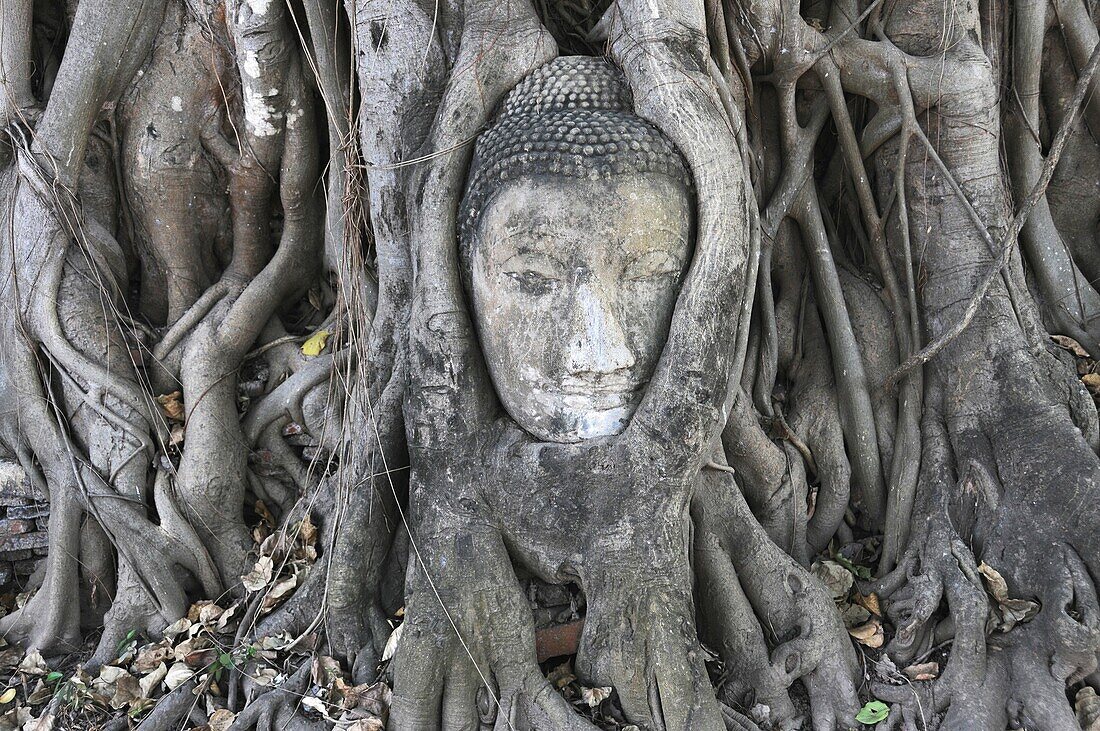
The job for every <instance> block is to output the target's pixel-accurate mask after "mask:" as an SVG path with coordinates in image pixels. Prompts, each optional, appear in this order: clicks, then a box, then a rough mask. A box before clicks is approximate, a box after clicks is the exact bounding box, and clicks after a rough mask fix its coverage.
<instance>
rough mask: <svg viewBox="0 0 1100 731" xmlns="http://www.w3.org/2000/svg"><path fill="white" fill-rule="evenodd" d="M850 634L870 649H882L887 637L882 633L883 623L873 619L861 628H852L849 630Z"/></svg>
mask: <svg viewBox="0 0 1100 731" xmlns="http://www.w3.org/2000/svg"><path fill="white" fill-rule="evenodd" d="M848 634H850V635H851V636H852V637H854V638H856V641H858V642H859V643H861V644H864V645H867V646H868V647H882V644H883V642H885V641H886V635H885V634H883V631H882V622H880V621H879V620H877V619H872V620H871V621H870V622H867V623H866V624H861V625H860V626H859V627H852V628H851V629H849V630H848Z"/></svg>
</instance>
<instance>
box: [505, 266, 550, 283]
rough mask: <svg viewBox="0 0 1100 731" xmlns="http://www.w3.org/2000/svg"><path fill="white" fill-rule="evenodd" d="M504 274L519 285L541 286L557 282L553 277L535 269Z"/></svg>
mask: <svg viewBox="0 0 1100 731" xmlns="http://www.w3.org/2000/svg"><path fill="white" fill-rule="evenodd" d="M505 274H507V275H508V276H509V277H511V278H512V279H514V280H516V281H517V282H520V283H521V284H530V285H543V284H549V283H552V282H556V281H558V278H557V277H555V276H554V275H552V274H548V273H546V272H542V271H539V270H537V269H524V270H522V271H517V272H505Z"/></svg>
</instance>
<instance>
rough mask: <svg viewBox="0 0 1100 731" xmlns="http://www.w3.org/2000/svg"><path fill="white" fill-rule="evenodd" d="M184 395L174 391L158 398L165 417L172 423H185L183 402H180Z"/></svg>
mask: <svg viewBox="0 0 1100 731" xmlns="http://www.w3.org/2000/svg"><path fill="white" fill-rule="evenodd" d="M181 395H182V394H181V393H180V392H179V391H173V392H172V393H165V394H161V395H160V396H157V403H158V404H160V408H161V410H162V411H163V412H164V415H165V416H167V417H168V418H169V419H171V420H172V421H179V422H182V421H183V402H182V401H180V396H181Z"/></svg>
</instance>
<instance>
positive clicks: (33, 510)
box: [7, 503, 50, 519]
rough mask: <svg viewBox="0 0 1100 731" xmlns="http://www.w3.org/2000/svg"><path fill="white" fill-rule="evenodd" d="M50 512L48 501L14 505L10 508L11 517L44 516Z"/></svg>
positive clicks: (9, 514) (9, 515)
mask: <svg viewBox="0 0 1100 731" xmlns="http://www.w3.org/2000/svg"><path fill="white" fill-rule="evenodd" d="M49 514H50V506H49V505H48V504H46V503H37V504H32V505H13V506H11V507H9V508H8V516H7V517H9V518H28V519H29V518H43V517H45V516H47V515H49Z"/></svg>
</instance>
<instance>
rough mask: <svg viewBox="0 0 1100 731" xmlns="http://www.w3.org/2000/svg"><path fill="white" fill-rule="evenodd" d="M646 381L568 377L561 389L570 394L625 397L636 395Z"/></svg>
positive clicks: (562, 391)
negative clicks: (595, 379) (591, 379)
mask: <svg viewBox="0 0 1100 731" xmlns="http://www.w3.org/2000/svg"><path fill="white" fill-rule="evenodd" d="M643 385H645V382H644V381H636V380H634V379H616V380H614V381H590V380H582V379H568V380H565V381H563V382H562V383H561V385H560V387H559V390H560V391H561V393H563V394H566V395H569V396H617V395H622V396H623V397H624V398H625V397H629V396H632V395H634V392H635V391H637V390H639V389H640V388H641V387H642V386H643Z"/></svg>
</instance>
